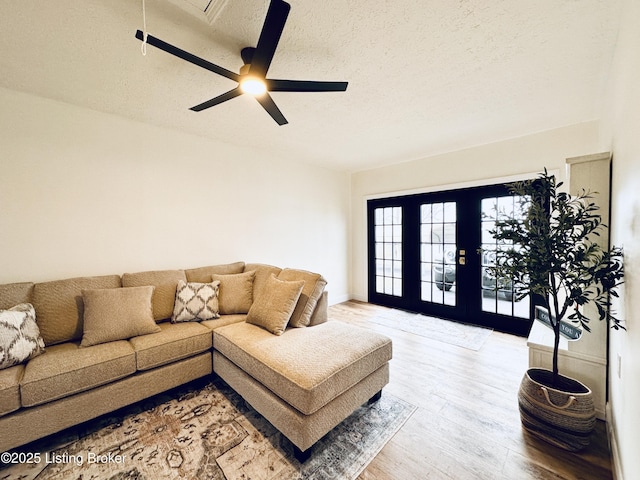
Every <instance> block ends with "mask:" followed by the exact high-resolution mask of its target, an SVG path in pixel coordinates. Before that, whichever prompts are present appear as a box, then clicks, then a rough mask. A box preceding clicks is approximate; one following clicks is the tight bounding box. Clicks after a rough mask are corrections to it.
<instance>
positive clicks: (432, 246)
mask: <svg viewBox="0 0 640 480" xmlns="http://www.w3.org/2000/svg"><path fill="white" fill-rule="evenodd" d="M456 235H457V229H456V202H438V203H423V204H422V205H420V297H421V300H422V301H424V302H431V303H438V304H441V305H450V306H455V305H456V303H457V300H456V273H457V265H456V252H457V248H458V247H457V238H456Z"/></svg>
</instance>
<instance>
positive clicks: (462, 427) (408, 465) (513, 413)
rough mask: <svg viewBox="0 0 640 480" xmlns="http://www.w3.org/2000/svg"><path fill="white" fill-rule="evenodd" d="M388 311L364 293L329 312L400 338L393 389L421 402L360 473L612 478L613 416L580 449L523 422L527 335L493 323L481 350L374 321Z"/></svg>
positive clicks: (365, 477) (368, 478)
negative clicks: (530, 430)
mask: <svg viewBox="0 0 640 480" xmlns="http://www.w3.org/2000/svg"><path fill="white" fill-rule="evenodd" d="M383 312H384V313H385V315H388V314H389V313H390V312H389V309H385V308H384V307H380V306H376V305H371V304H368V303H362V302H356V301H349V302H345V303H341V304H338V305H333V306H331V307H330V308H329V317H330V319H332V320H341V321H344V322H348V323H352V324H355V325H360V326H362V327H365V328H370V329H372V330H376V331H379V332H380V333H383V334H385V335H387V336H389V337H390V338H391V339H392V340H393V360H392V361H391V380H390V383H389V385H387V386H386V387H385V389H384V391H385V392H389V393H392V394H393V395H395V396H397V397H400V398H402V399H404V400H406V401H408V402H410V403H412V404H414V405H415V406H417V407H418V408H417V410H416V412H415V413H414V414H413V415H412V417H411V418H410V419H409V420H408V421H407V422H406V423H405V425H404V426H403V427H402V428H401V429H400V431H398V433H396V435H395V436H394V437H393V438H392V439H391V440H390V441H389V443H388V444H387V445H386V446H385V447H384V448H383V449H382V451H381V452H380V453H379V454H378V455H377V456H376V458H375V459H374V460H373V461H372V462H371V464H369V466H368V467H367V468H366V470H365V471H364V472H363V473H362V474H361V475H360V476H359V477H358V478H359V480H381V479H443V480H447V479H456V480H458V479H465V480H466V479H488V480H496V479H504V480H507V479H508V480H521V479H540V480H546V479H598V480H603V479H610V478H612V474H611V463H610V455H609V447H608V443H607V436H606V429H605V424H604V422H600V421H599V422H598V425H597V427H596V431H595V432H594V434H593V436H592V443H591V445H590V447H589V448H588V449H586V450H584V451H583V452H580V453H579V454H575V453H570V452H566V451H564V450H561V449H558V448H555V447H552V446H551V445H548V444H546V443H545V442H542V441H540V440H537V439H535V438H533V437H531V436H530V435H528V434H527V433H526V432H525V431H524V430H523V429H522V427H521V425H520V417H519V413H518V404H517V391H518V386H519V384H520V380H521V379H522V375H523V374H524V372H525V370H526V369H527V366H528V356H527V347H526V340H525V339H524V338H520V337H515V336H511V335H507V334H503V333H499V332H493V333H492V334H491V335H490V336H489V338H488V340H487V341H486V342H485V344H484V345H483V346H482V348H481V349H480V350H479V351H473V350H469V349H465V348H462V347H457V346H453V345H449V344H447V343H442V342H438V341H435V340H431V339H429V338H425V337H422V336H418V335H415V334H411V333H407V332H404V331H401V330H398V329H394V328H389V327H385V326H382V325H379V324H376V323H373V322H370V321H368V320H367V319H368V318H371V317H372V316H374V315H379V314H381V313H383Z"/></svg>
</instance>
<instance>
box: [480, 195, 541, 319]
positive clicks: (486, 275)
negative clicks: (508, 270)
mask: <svg viewBox="0 0 640 480" xmlns="http://www.w3.org/2000/svg"><path fill="white" fill-rule="evenodd" d="M529 203H530V199H529V198H526V197H519V196H516V195H508V196H502V197H491V198H483V199H482V203H481V212H482V213H481V222H482V246H481V252H482V253H481V255H482V258H481V271H480V275H481V285H482V311H483V312H489V313H497V314H501V315H509V316H513V317H518V318H529V307H530V305H529V304H530V298H529V297H528V296H527V297H525V298H523V299H522V300H517V299H516V298H515V295H514V291H513V285H512V282H511V279H510V278H496V277H495V276H494V275H491V273H490V271H489V267H491V266H495V264H496V252H497V251H499V250H502V249H508V248H509V249H510V248H516V249H517V248H518V247H519V246H518V245H513V243H511V242H509V241H500V242H498V241H497V240H496V239H495V237H494V236H493V235H491V230H493V229H495V227H496V222H497V221H499V220H518V221H522V220H524V216H525V214H526V212H527V209H528V207H529Z"/></svg>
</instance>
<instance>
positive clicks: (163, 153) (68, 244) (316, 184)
mask: <svg viewBox="0 0 640 480" xmlns="http://www.w3.org/2000/svg"><path fill="white" fill-rule="evenodd" d="M0 105H1V108H0V148H1V150H2V152H1V154H0V252H1V253H0V255H1V261H0V264H1V268H0V283H9V282H17V281H46V280H52V279H60V278H67V277H73V276H81V275H101V274H110V273H124V272H135V271H142V270H151V269H170V268H190V267H197V266H203V265H210V264H216V263H226V262H233V261H237V260H244V261H247V262H262V263H271V264H275V265H278V266H282V267H294V268H303V269H307V270H313V271H317V272H320V273H322V274H323V275H324V276H325V277H326V278H327V280H328V282H329V286H328V290H329V291H330V299H331V301H332V302H336V301H342V300H345V299H346V298H347V297H348V274H347V267H348V258H347V257H348V249H347V245H348V229H349V225H348V222H349V202H350V197H349V188H350V187H349V177H348V175H347V174H345V173H340V172H335V171H331V170H327V169H322V168H318V167H314V166H309V165H302V164H297V163H286V162H283V161H280V160H279V159H278V158H276V157H274V156H271V155H269V154H268V153H267V152H260V151H255V150H249V149H243V148H238V147H234V146H231V145H228V144H223V143H219V142H214V141H210V140H207V139H204V138H202V137H197V136H192V135H186V134H181V133H178V132H174V131H170V130H166V129H162V128H158V127H153V126H149V125H145V124H141V123H136V122H133V121H130V120H127V119H123V118H120V117H116V116H113V115H108V114H104V113H99V112H96V111H92V110H88V109H83V108H77V107H74V106H71V105H68V104H64V103H60V102H55V101H52V100H46V99H42V98H38V97H34V96H31V95H26V94H23V93H18V92H15V91H11V90H6V89H0Z"/></svg>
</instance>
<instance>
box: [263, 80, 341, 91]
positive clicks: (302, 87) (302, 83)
mask: <svg viewBox="0 0 640 480" xmlns="http://www.w3.org/2000/svg"><path fill="white" fill-rule="evenodd" d="M266 84H267V90H268V91H270V92H344V91H345V90H346V89H347V85H349V82H314V81H310V80H269V79H267V80H266Z"/></svg>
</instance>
